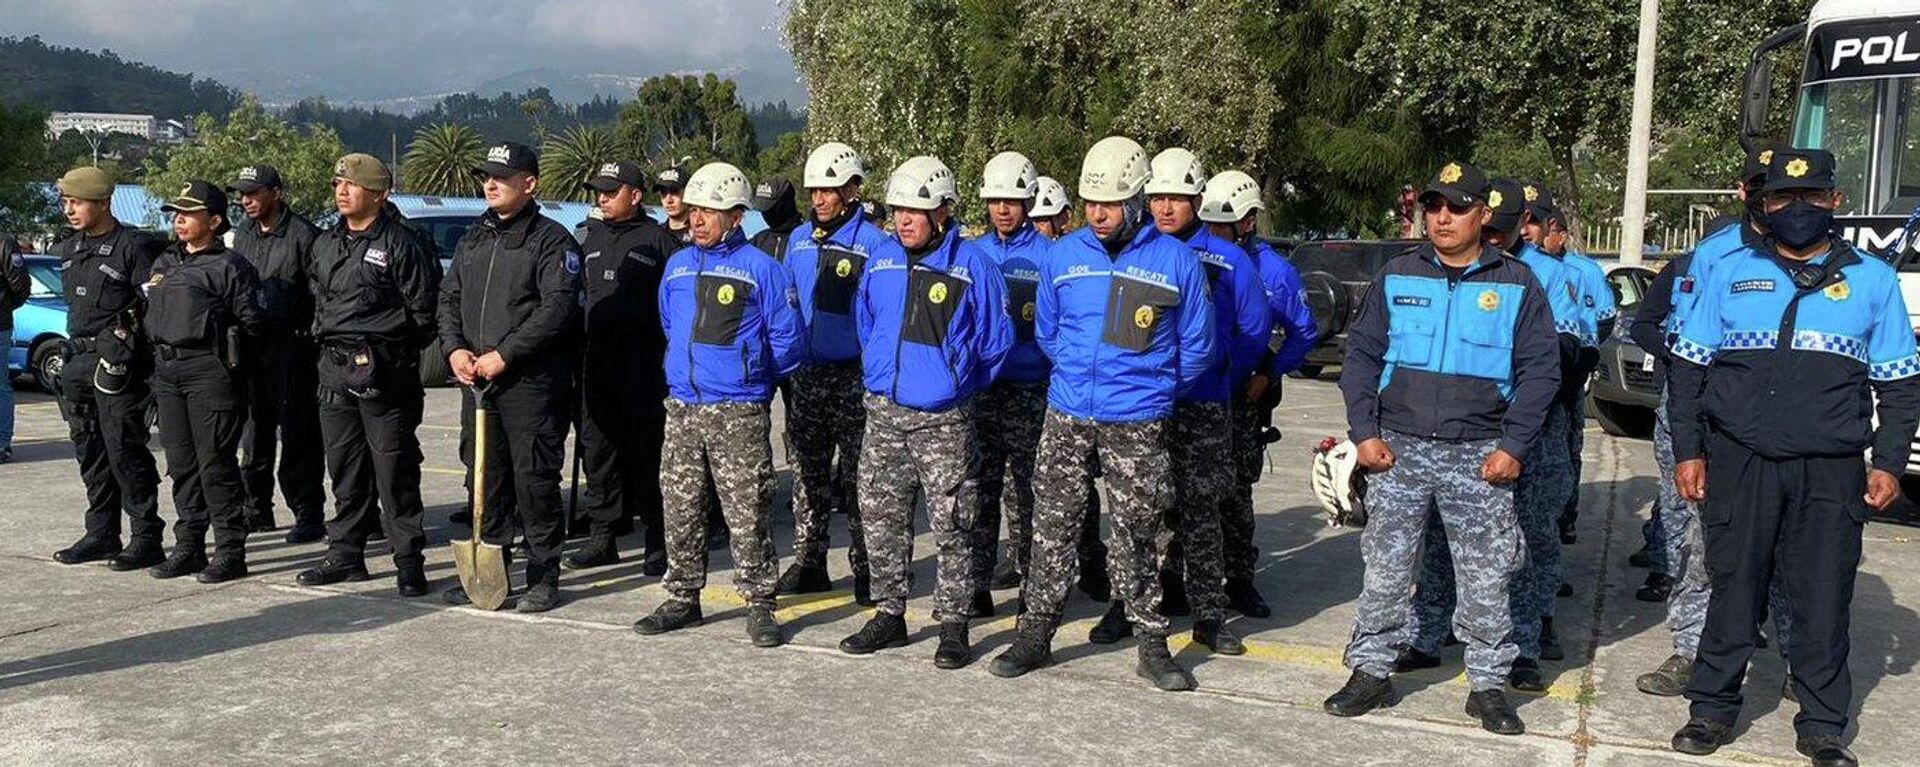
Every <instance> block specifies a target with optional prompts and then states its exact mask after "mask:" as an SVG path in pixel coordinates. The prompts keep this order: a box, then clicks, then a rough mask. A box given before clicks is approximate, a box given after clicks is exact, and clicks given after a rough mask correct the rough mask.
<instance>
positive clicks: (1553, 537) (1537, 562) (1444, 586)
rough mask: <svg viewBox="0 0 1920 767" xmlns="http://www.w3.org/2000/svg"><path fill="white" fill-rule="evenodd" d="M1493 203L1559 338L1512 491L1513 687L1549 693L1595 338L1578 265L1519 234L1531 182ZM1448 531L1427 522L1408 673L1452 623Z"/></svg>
mask: <svg viewBox="0 0 1920 767" xmlns="http://www.w3.org/2000/svg"><path fill="white" fill-rule="evenodd" d="M1487 206H1488V208H1489V210H1490V211H1491V216H1490V217H1489V223H1488V224H1487V228H1486V232H1485V235H1486V238H1487V241H1488V242H1489V243H1491V244H1493V245H1494V246H1495V247H1497V248H1500V249H1502V250H1503V251H1505V252H1507V253H1509V254H1511V255H1512V256H1513V257H1514V258H1516V259H1517V260H1519V261H1520V262H1521V263H1523V264H1526V265H1527V267H1528V268H1529V269H1531V270H1532V271H1533V274H1534V276H1535V278H1536V280H1537V282H1539V284H1540V286H1541V289H1542V290H1543V291H1544V292H1545V295H1546V298H1547V300H1548V304H1549V306H1550V309H1551V314H1552V315H1553V324H1554V329H1555V330H1556V338H1557V340H1558V346H1557V350H1558V359H1559V366H1560V367H1559V380H1560V387H1559V389H1558V390H1557V391H1556V392H1555V395H1554V406H1553V407H1552V408H1549V409H1548V410H1547V415H1546V420H1545V421H1543V422H1542V423H1541V427H1540V439H1539V440H1538V441H1537V442H1536V443H1535V444H1533V445H1531V446H1530V447H1529V448H1528V450H1529V452H1528V453H1527V454H1526V456H1525V457H1524V460H1523V461H1522V463H1523V464H1524V466H1525V470H1524V472H1523V473H1522V474H1521V477H1520V482H1519V484H1518V486H1517V487H1516V488H1515V491H1514V497H1515V504H1516V507H1517V508H1518V510H1519V518H1520V528H1521V530H1522V531H1523V532H1524V533H1525V535H1526V542H1527V558H1526V560H1527V566H1526V568H1525V569H1523V570H1521V571H1520V572H1519V573H1518V574H1516V575H1515V576H1514V577H1513V579H1512V584H1511V589H1512V592H1513V638H1514V644H1516V645H1518V646H1519V648H1520V656H1519V658H1517V659H1515V661H1514V663H1513V671H1512V674H1511V679H1510V680H1509V683H1510V684H1512V685H1513V687H1514V689H1517V690H1524V691H1527V692H1539V691H1542V690H1545V689H1546V680H1545V678H1544V676H1543V675H1542V674H1541V671H1540V663H1539V662H1540V660H1542V659H1545V660H1559V659H1560V658H1561V657H1563V652H1562V650H1561V648H1560V643H1559V639H1558V637H1557V636H1556V635H1555V632H1554V629H1553V608H1554V604H1553V603H1554V594H1555V592H1557V591H1558V590H1559V588H1560V580H1561V578H1560V537H1559V533H1558V530H1557V529H1556V526H1555V521H1556V520H1557V519H1558V518H1559V516H1560V511H1561V509H1563V508H1565V506H1566V498H1567V495H1568V494H1570V493H1572V492H1573V475H1572V473H1571V468H1572V467H1571V462H1570V458H1569V456H1568V453H1567V435H1566V432H1567V430H1568V429H1570V428H1572V410H1571V408H1570V407H1569V406H1568V402H1569V400H1570V398H1571V396H1572V395H1571V394H1570V393H1569V391H1568V382H1569V381H1573V382H1574V384H1575V385H1577V384H1578V381H1577V378H1576V376H1577V375H1578V373H1577V372H1576V371H1577V363H1578V359H1579V350H1580V348H1581V346H1582V345H1583V344H1588V343H1591V338H1592V333H1593V331H1592V330H1591V328H1590V327H1589V325H1588V319H1589V317H1588V315H1587V314H1586V312H1585V311H1584V310H1583V309H1582V307H1581V302H1580V287H1579V285H1578V283H1577V280H1576V276H1575V273H1574V272H1573V270H1572V269H1570V268H1569V267H1567V266H1566V264H1564V263H1562V262H1561V261H1560V260H1559V259H1557V258H1554V257H1553V256H1550V255H1548V254H1547V253H1546V251H1543V250H1541V249H1539V248H1537V247H1534V245H1533V243H1530V242H1527V241H1526V239H1525V238H1524V237H1523V236H1522V232H1523V229H1524V227H1525V225H1526V223H1527V219H1528V217H1529V215H1530V214H1529V213H1528V211H1527V205H1526V190H1525V188H1524V187H1522V186H1521V185H1520V184H1519V183H1517V182H1514V181H1509V180H1505V179H1496V180H1494V181H1493V182H1492V183H1491V184H1490V185H1489V190H1488V192H1487ZM1444 532H1445V531H1444V530H1443V529H1442V528H1441V526H1439V525H1429V526H1428V528H1427V547H1426V566H1425V568H1424V569H1423V572H1422V574H1421V577H1420V595H1419V598H1418V599H1417V600H1416V601H1415V603H1414V614H1415V623H1416V629H1415V631H1414V632H1413V635H1412V637H1411V638H1410V641H1409V642H1408V646H1407V648H1406V651H1405V652H1403V653H1402V656H1401V658H1400V660H1399V661H1398V663H1397V664H1396V667H1397V668H1399V669H1400V670H1402V671H1408V670H1413V669H1417V668H1428V667H1433V666H1438V665H1439V664H1440V642H1441V639H1442V637H1443V636H1445V634H1446V630H1447V624H1448V623H1449V621H1448V620H1447V616H1448V614H1450V613H1451V612H1452V611H1453V597H1452V595H1453V593H1454V587H1453V585H1452V579H1453V577H1454V572H1453V567H1452V565H1451V564H1450V563H1449V562H1448V553H1449V550H1448V547H1447V546H1446V545H1445V543H1444Z"/></svg>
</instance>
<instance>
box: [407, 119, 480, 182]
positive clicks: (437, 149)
mask: <svg viewBox="0 0 1920 767" xmlns="http://www.w3.org/2000/svg"><path fill="white" fill-rule="evenodd" d="M486 151H487V144H486V141H484V140H482V139H481V138H480V133H479V132H478V131H475V130H474V129H473V128H471V127H468V126H465V125H456V124H453V123H436V124H433V125H429V126H427V127H425V128H421V129H420V130H419V131H418V132H416V133H414V134H413V143H410V144H408V145H407V156H406V158H405V159H404V160H403V161H402V162H401V165H400V178H401V189H403V190H404V191H407V192H410V193H413V194H432V195H441V196H446V197H474V196H478V194H479V192H480V183H479V182H478V181H475V180H474V178H473V166H475V165H479V164H480V161H481V160H482V159H484V158H485V157H486Z"/></svg>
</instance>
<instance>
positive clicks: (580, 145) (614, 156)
mask: <svg viewBox="0 0 1920 767" xmlns="http://www.w3.org/2000/svg"><path fill="white" fill-rule="evenodd" d="M632 154H633V153H632V152H630V151H628V147H627V145H626V143H625V142H623V141H621V140H620V134H619V132H618V131H616V130H615V129H614V128H613V126H611V125H577V126H574V127H572V128H568V129H567V130H566V131H564V132H562V133H561V134H560V135H558V136H555V137H553V138H551V139H548V140H547V142H546V145H545V146H542V147H541V148H540V191H541V195H540V196H541V197H545V198H548V199H554V200H572V201H577V202H592V201H593V193H591V192H588V191H587V190H585V189H582V188H581V187H580V185H581V183H583V182H585V181H586V180H587V179H588V178H590V177H592V176H593V174H594V172H595V171H598V170H599V169H600V166H601V165H602V164H604V163H610V162H615V161H618V160H622V159H626V158H628V157H629V156H631V155H632Z"/></svg>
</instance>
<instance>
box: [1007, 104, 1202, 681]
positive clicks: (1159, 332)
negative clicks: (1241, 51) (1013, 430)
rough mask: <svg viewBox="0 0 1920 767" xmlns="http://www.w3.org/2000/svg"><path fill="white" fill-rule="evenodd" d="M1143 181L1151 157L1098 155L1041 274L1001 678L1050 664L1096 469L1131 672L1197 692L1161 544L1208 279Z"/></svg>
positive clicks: (1198, 368) (1112, 149)
mask: <svg viewBox="0 0 1920 767" xmlns="http://www.w3.org/2000/svg"><path fill="white" fill-rule="evenodd" d="M1148 175H1149V170H1148V166H1147V153H1146V150H1145V149H1142V148H1141V147H1140V145H1139V144H1138V143H1136V142H1134V141H1133V140H1132V139H1129V138H1125V137H1121V136H1110V137H1107V138H1104V139H1101V140H1100V141H1099V142H1098V143H1096V144H1094V145H1093V147H1092V148H1091V149H1090V150H1088V152H1087V156H1086V160H1085V162H1084V163H1083V164H1082V166H1081V170H1080V198H1081V199H1082V200H1084V201H1085V203H1086V208H1085V211H1086V216H1087V222H1088V224H1087V226H1086V227H1085V228H1083V229H1081V230H1079V231H1076V232H1074V233H1073V234H1071V235H1068V236H1067V237H1065V238H1062V239H1061V240H1060V241H1058V242H1056V243H1054V245H1053V247H1052V249H1050V250H1048V251H1047V258H1046V260H1045V261H1043V262H1042V263H1041V265H1040V288H1039V293H1038V299H1039V300H1038V301H1036V302H1035V303H1036V308H1035V315H1034V335H1035V337H1036V338H1038V339H1039V341H1040V347H1041V349H1043V350H1045V351H1046V352H1047V357H1048V358H1049V359H1052V360H1053V374H1052V377H1051V378H1050V379H1049V381H1048V384H1047V416H1046V424H1045V425H1044V426H1043V427H1041V429H1042V430H1041V435H1040V450H1039V457H1038V459H1037V462H1038V466H1037V468H1036V470H1035V473H1036V477H1037V480H1036V486H1035V491H1036V493H1037V495H1038V496H1039V497H1038V499H1037V503H1038V505H1037V506H1036V508H1035V509H1034V531H1033V535H1034V543H1033V546H1034V557H1033V571H1032V572H1030V573H1028V575H1027V584H1026V587H1025V589H1026V594H1025V608H1026V611H1025V612H1023V613H1022V614H1021V615H1020V621H1019V627H1020V628H1019V633H1018V635H1017V636H1016V637H1015V639H1014V641H1013V646H1012V647H1011V648H1008V650H1007V651H1006V652H1004V653H1002V654H1001V655H1000V656H999V657H997V658H995V659H994V662H993V668H992V672H993V673H994V674H995V675H997V676H1002V677H1015V676H1020V675H1021V674H1025V673H1027V672H1028V671H1032V670H1033V669H1036V668H1040V667H1042V666H1045V665H1047V664H1049V663H1051V662H1052V660H1053V655H1052V649H1051V645H1052V642H1053V633H1054V631H1055V629H1056V628H1058V626H1059V625H1060V613H1061V604H1062V603H1063V602H1064V601H1065V600H1066V595H1067V587H1068V585H1069V583H1068V582H1069V581H1070V580H1071V579H1072V577H1073V568H1074V560H1075V554H1076V545H1075V544H1076V540H1077V538H1078V537H1079V535H1080V528H1081V524H1082V522H1083V521H1084V517H1085V516H1086V507H1087V503H1086V479H1087V472H1088V471H1089V470H1090V469H1091V468H1092V467H1093V466H1094V465H1095V464H1098V465H1099V467H1100V470H1101V472H1102V478H1103V479H1104V481H1105V483H1106V486H1107V498H1108V510H1109V512H1110V514H1109V516H1110V517H1111V521H1112V525H1113V535H1112V537H1111V538H1110V539H1109V541H1108V544H1107V545H1108V549H1109V552H1110V553H1109V556H1108V560H1107V567H1108V570H1109V572H1110V573H1111V576H1112V578H1113V587H1114V588H1115V589H1117V590H1118V593H1119V594H1120V595H1121V597H1122V598H1123V599H1124V600H1126V610H1127V617H1128V619H1129V620H1131V621H1132V622H1133V625H1134V630H1135V631H1137V632H1139V633H1140V639H1139V658H1138V664H1137V665H1136V666H1135V671H1136V673H1138V674H1139V675H1140V676H1141V677H1143V678H1146V679H1147V680H1149V681H1151V682H1153V684H1154V686H1156V687H1158V688H1160V689H1162V690H1190V689H1193V686H1194V682H1193V676H1192V675H1191V674H1189V673H1187V671H1186V669H1184V668H1182V667H1181V666H1180V665H1179V664H1178V663H1176V662H1175V661H1174V660H1173V656H1172V655H1171V654H1170V653H1169V652H1168V650H1167V619H1166V618H1165V617H1164V616H1163V615H1162V614H1161V612H1160V579H1159V578H1157V577H1155V574H1156V571H1157V568H1158V551H1157V548H1158V547H1157V543H1156V541H1158V540H1159V539H1160V536H1161V535H1162V534H1163V532H1164V531H1163V523H1164V520H1163V518H1162V515H1163V514H1165V513H1166V511H1167V509H1168V508H1169V506H1170V505H1171V503H1172V500H1173V498H1172V496H1173V488H1172V477H1171V465H1170V462H1169V456H1168V453H1167V436H1168V435H1167V427H1168V423H1169V421H1170V419H1171V418H1172V416H1173V407H1174V400H1175V399H1176V398H1177V397H1178V396H1179V395H1182V394H1185V393H1187V392H1188V391H1190V390H1191V389H1192V388H1193V387H1194V385H1195V384H1197V383H1198V382H1199V381H1200V379H1201V378H1202V377H1204V376H1205V375H1206V372H1207V371H1208V370H1209V369H1210V368H1211V366H1212V364H1213V360H1214V355H1215V354H1217V353H1221V352H1219V350H1216V349H1215V348H1214V331H1213V322H1214V318H1213V308H1212V306H1211V305H1210V303H1211V302H1210V301H1209V299H1208V297H1207V290H1208V286H1207V281H1206V272H1205V270H1204V268H1203V267H1201V265H1200V263H1199V260H1198V259H1196V258H1194V257H1193V253H1192V251H1191V250H1190V249H1189V248H1187V246H1186V245H1185V244H1183V243H1181V242H1179V241H1178V240H1175V239H1173V238H1171V237H1168V236H1166V235H1164V234H1161V233H1160V230H1158V229H1155V228H1154V227H1153V225H1152V223H1151V221H1150V220H1149V219H1148V217H1147V210H1146V198H1145V195H1144V192H1145V187H1146V182H1147V178H1148Z"/></svg>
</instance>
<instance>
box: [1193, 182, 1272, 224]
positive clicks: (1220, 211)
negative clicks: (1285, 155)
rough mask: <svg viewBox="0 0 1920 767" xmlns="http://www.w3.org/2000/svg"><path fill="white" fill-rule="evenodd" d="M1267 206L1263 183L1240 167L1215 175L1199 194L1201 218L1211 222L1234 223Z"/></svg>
mask: <svg viewBox="0 0 1920 767" xmlns="http://www.w3.org/2000/svg"><path fill="white" fill-rule="evenodd" d="M1264 207H1266V204H1265V203H1262V202H1261V201H1260V184H1259V183H1258V182H1256V181H1254V180H1253V177H1252V176H1249V175H1247V174H1245V173H1241V172H1240V171H1237V170H1229V171H1223V172H1221V173H1220V175H1217V176H1214V177H1213V178H1212V179H1211V180H1209V181H1207V188H1206V191H1204V192H1202V193H1201V194H1200V220H1201V221H1205V222H1207V223H1209V224H1231V223H1234V222H1237V221H1239V220H1241V219H1244V218H1246V217H1247V214H1248V213H1252V212H1254V211H1256V210H1260V209H1261V208H1264Z"/></svg>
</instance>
